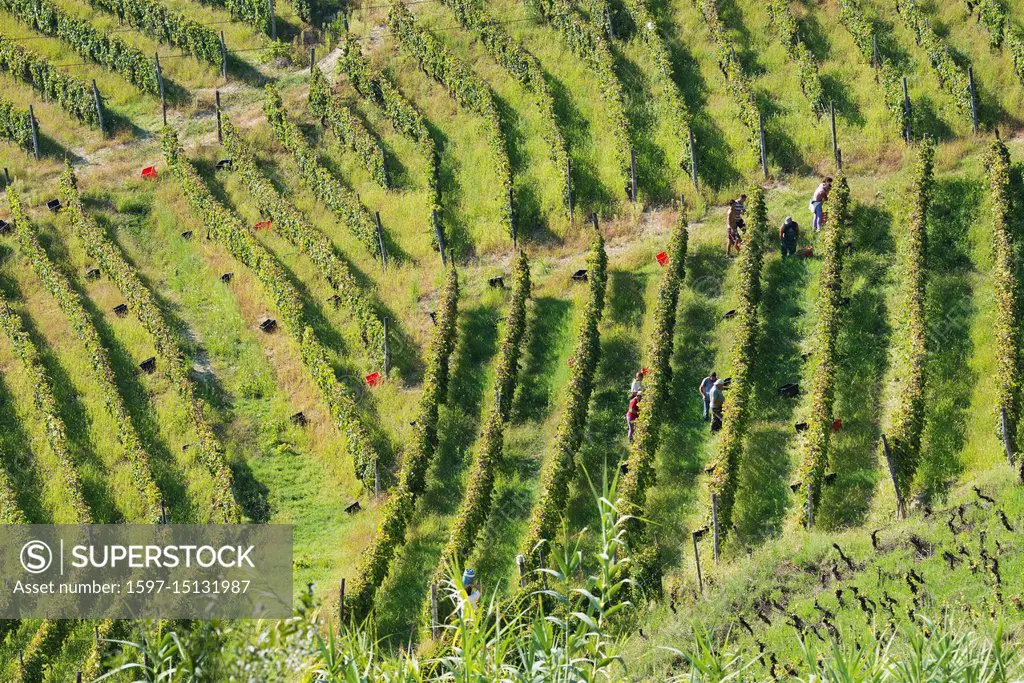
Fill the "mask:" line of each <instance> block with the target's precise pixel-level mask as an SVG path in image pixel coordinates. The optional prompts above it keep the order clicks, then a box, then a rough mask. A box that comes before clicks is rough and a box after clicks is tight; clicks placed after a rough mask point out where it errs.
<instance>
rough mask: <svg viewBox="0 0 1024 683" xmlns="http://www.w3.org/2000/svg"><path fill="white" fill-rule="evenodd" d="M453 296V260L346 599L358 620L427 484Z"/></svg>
mask: <svg viewBox="0 0 1024 683" xmlns="http://www.w3.org/2000/svg"><path fill="white" fill-rule="evenodd" d="M458 298H459V276H458V273H457V272H456V271H455V267H454V265H453V266H450V267H449V269H448V272H447V275H446V277H445V284H444V290H443V291H442V292H441V299H440V301H439V302H438V309H437V312H436V318H437V326H436V327H435V328H434V336H433V338H432V339H431V342H430V350H429V353H428V356H427V368H426V371H425V373H424V376H423V393H422V394H421V396H420V403H419V409H418V415H417V417H416V422H415V423H414V425H413V441H412V444H411V445H410V447H409V451H408V453H407V454H406V456H405V461H404V462H403V463H402V469H401V471H400V472H399V475H398V485H397V486H396V487H395V489H394V491H393V492H392V493H391V497H390V498H388V500H387V502H386V503H384V505H383V506H382V507H381V510H380V522H379V524H378V525H377V533H376V534H375V535H374V537H373V540H372V541H371V542H370V545H369V546H368V547H367V548H366V550H364V551H363V554H362V556H361V558H360V561H359V569H358V571H357V574H356V578H355V579H354V580H353V582H352V593H351V598H350V599H347V603H346V604H348V605H350V606H351V608H352V616H353V618H354V619H355V620H356V622H357V623H358V622H359V621H362V620H363V619H364V618H365V617H366V616H367V615H368V614H369V613H370V610H371V609H372V608H373V600H374V596H375V594H376V592H377V587H378V586H380V585H381V584H382V583H383V582H384V579H386V578H387V576H388V572H389V571H390V569H391V562H392V560H393V559H394V556H395V552H396V551H397V550H398V547H399V546H400V545H401V544H402V543H404V542H405V531H406V529H407V528H408V526H409V523H410V522H411V521H412V515H413V511H414V510H415V507H416V499H417V498H418V497H419V496H420V495H421V494H422V493H423V492H424V490H425V488H426V475H427V468H428V467H429V466H430V463H431V461H432V460H433V459H434V455H435V453H436V452H437V440H438V434H437V420H438V412H439V409H440V406H441V405H442V404H443V403H444V402H445V401H446V400H447V397H448V377H449V359H450V357H451V354H452V351H453V350H454V349H455V340H456V332H457V329H456V317H457V315H458Z"/></svg>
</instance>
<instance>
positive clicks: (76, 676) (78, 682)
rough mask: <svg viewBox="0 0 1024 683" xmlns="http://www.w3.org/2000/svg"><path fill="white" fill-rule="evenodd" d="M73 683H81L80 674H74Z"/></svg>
mask: <svg viewBox="0 0 1024 683" xmlns="http://www.w3.org/2000/svg"><path fill="white" fill-rule="evenodd" d="M75 683H82V672H81V671H77V672H75Z"/></svg>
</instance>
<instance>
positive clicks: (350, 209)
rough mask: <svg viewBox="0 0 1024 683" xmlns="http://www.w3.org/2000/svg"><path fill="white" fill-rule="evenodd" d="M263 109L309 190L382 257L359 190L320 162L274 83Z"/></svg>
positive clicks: (372, 224)
mask: <svg viewBox="0 0 1024 683" xmlns="http://www.w3.org/2000/svg"><path fill="white" fill-rule="evenodd" d="M263 111H264V112H265V113H266V115H267V120H268V121H270V125H271V126H273V128H274V134H275V136H276V137H277V141H278V142H280V143H281V144H282V145H284V147H285V148H286V149H287V150H288V151H289V152H291V154H292V157H293V158H294V159H295V162H296V163H297V164H298V166H299V170H300V171H301V172H302V180H303V181H304V182H305V183H306V187H308V188H309V191H310V192H311V193H312V194H313V195H314V196H315V197H317V198H318V199H320V201H322V202H323V203H324V204H325V205H326V206H327V208H329V209H330V210H331V211H333V212H334V214H335V215H336V216H337V217H338V218H339V219H341V221H342V223H343V224H344V225H345V227H347V228H348V229H349V230H350V231H351V232H352V234H353V235H355V236H356V238H357V239H358V240H359V241H360V242H361V243H362V244H363V246H365V247H366V248H367V249H368V250H369V251H370V253H371V254H375V255H377V256H380V255H381V253H380V242H379V241H378V239H377V228H376V225H375V224H374V222H373V217H372V216H370V212H369V211H367V210H366V208H365V207H364V206H363V205H362V204H360V202H359V197H358V196H356V193H355V192H353V191H352V190H350V189H348V188H347V187H345V186H344V185H342V184H341V183H340V182H339V181H338V180H336V179H335V178H334V177H333V176H332V175H331V174H330V173H328V171H327V169H326V168H324V167H323V166H322V165H321V164H320V162H319V161H317V156H316V152H315V151H314V150H313V149H311V148H310V146H309V143H307V142H306V140H305V138H303V137H302V131H300V130H299V127H298V126H296V125H295V124H294V123H292V122H291V121H289V120H288V117H287V116H286V115H285V110H284V105H283V104H282V103H281V95H280V94H278V92H277V88H275V87H274V85H273V84H267V92H266V98H265V99H264V102H263Z"/></svg>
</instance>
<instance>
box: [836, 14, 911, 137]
mask: <svg viewBox="0 0 1024 683" xmlns="http://www.w3.org/2000/svg"><path fill="white" fill-rule="evenodd" d="M839 21H840V22H841V23H842V24H843V26H845V27H846V30H847V31H849V32H850V35H851V36H853V40H854V42H855V43H856V44H857V47H858V48H859V49H860V53H861V55H863V56H864V59H866V60H867V61H869V62H875V41H876V39H875V27H874V25H873V24H872V23H871V22H870V21H868V19H867V18H866V17H865V16H864V11H863V9H862V8H861V6H860V1H859V0H839ZM875 68H876V70H877V71H876V73H875V80H876V81H877V82H878V84H879V86H881V88H882V97H883V99H884V100H885V107H886V109H888V110H889V115H890V116H892V118H893V120H894V121H895V122H896V126H897V127H898V128H899V130H900V131H904V130H906V129H907V112H906V109H904V107H903V87H902V83H903V74H902V73H901V72H900V70H899V69H898V68H896V66H895V65H894V64H893V63H892V60H891V59H889V58H888V57H880V58H879V60H878V63H876V65H875Z"/></svg>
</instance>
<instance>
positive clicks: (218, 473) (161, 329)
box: [60, 165, 241, 524]
mask: <svg viewBox="0 0 1024 683" xmlns="http://www.w3.org/2000/svg"><path fill="white" fill-rule="evenodd" d="M60 188H61V199H63V201H64V205H65V207H66V208H65V211H66V213H67V216H68V218H69V220H68V223H69V224H70V225H71V230H72V232H74V234H75V235H76V236H77V238H78V240H79V241H80V242H81V243H82V246H83V247H84V249H85V251H86V253H87V254H89V256H90V257H91V258H93V259H95V260H96V262H97V263H98V264H99V267H100V268H101V269H102V270H103V272H105V273H106V274H107V276H108V277H110V279H111V280H112V281H113V282H114V284H115V285H116V286H117V288H118V290H119V291H120V292H121V295H122V296H123V297H124V298H125V301H126V302H127V303H128V306H129V308H130V309H131V310H132V311H134V313H135V315H136V316H137V317H138V319H139V322H140V323H141V324H142V327H143V328H145V330H146V331H147V332H148V333H149V334H150V335H151V336H152V337H153V344H154V346H155V347H156V351H157V353H158V354H159V355H160V361H161V363H160V366H159V367H160V368H162V371H163V373H164V374H165V375H166V376H167V378H168V379H169V380H170V383H171V386H172V387H174V390H175V391H176V392H177V394H178V396H179V397H181V400H182V402H183V403H184V404H185V410H186V413H187V414H188V419H189V422H190V423H191V424H192V426H193V428H194V429H195V431H196V436H197V439H198V443H197V444H196V446H195V449H194V451H195V452H196V453H198V456H197V457H198V459H199V461H200V462H201V463H202V464H203V466H205V467H206V469H207V471H208V472H209V473H210V475H211V476H212V477H213V484H214V486H213V489H214V490H213V501H212V503H213V508H214V510H215V511H216V514H215V517H214V519H213V521H215V522H222V523H229V524H233V523H237V522H239V521H240V520H241V511H240V510H239V507H238V503H237V502H236V501H235V496H234V477H233V475H232V473H231V469H230V468H229V467H228V465H227V461H226V459H225V457H224V447H223V446H222V445H221V443H220V441H219V440H218V439H217V436H216V435H215V434H214V432H213V429H212V428H211V427H210V424H209V423H208V422H207V421H206V417H205V416H204V414H203V404H202V402H201V401H200V400H199V398H198V397H197V396H196V390H195V385H194V383H193V381H192V378H191V376H190V375H189V362H188V361H187V360H186V358H185V354H184V353H182V351H181V347H180V346H179V345H178V342H177V340H176V338H175V336H174V333H173V332H172V331H171V328H170V326H169V325H168V324H167V321H166V320H165V319H164V316H163V313H162V312H161V310H160V307H159V305H158V304H157V302H156V299H155V298H154V296H153V293H152V292H151V291H150V290H149V289H148V288H147V287H146V285H144V284H143V283H142V280H141V279H140V278H139V276H138V274H136V272H135V269H134V268H133V267H132V266H131V265H130V264H129V263H128V261H126V260H125V258H124V256H123V255H122V254H121V251H120V249H118V247H117V246H116V245H115V244H114V242H113V241H112V240H111V239H110V238H109V237H108V236H107V234H106V233H105V232H104V231H103V229H102V228H101V227H100V226H99V225H98V224H97V223H96V221H95V220H93V219H92V218H90V217H89V216H88V215H86V213H85V209H84V207H83V206H82V200H81V197H80V196H79V194H78V186H77V181H76V179H75V174H74V171H72V170H71V166H70V165H67V166H65V168H64V172H63V173H62V174H61V177H60Z"/></svg>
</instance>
